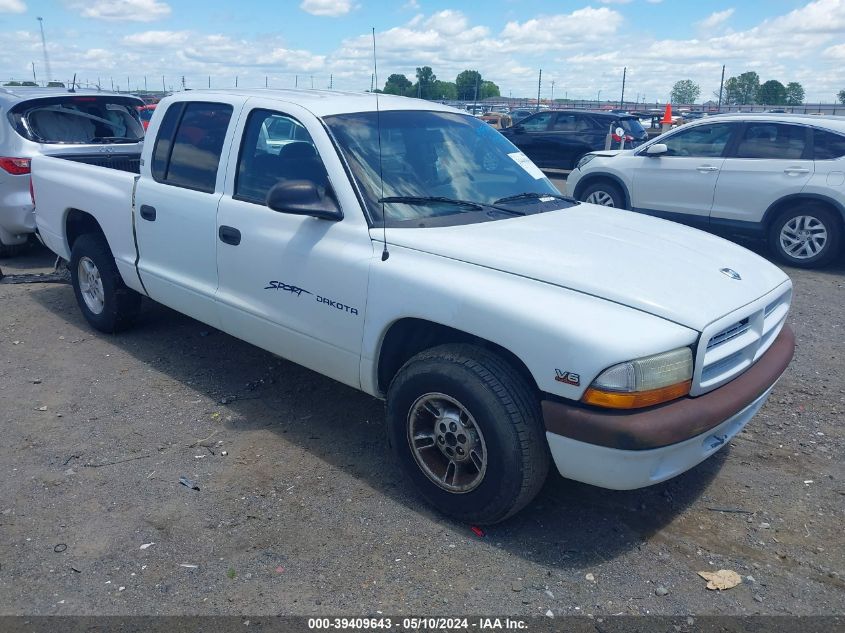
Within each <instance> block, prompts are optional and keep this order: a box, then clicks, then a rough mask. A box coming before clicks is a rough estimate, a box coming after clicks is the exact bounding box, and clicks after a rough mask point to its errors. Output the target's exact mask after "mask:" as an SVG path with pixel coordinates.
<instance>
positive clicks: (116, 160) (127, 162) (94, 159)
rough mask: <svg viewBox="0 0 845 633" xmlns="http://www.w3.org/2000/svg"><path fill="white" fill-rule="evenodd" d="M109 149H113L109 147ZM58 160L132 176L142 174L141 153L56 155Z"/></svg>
mask: <svg viewBox="0 0 845 633" xmlns="http://www.w3.org/2000/svg"><path fill="white" fill-rule="evenodd" d="M109 149H111V148H110V147H109ZM55 157H56V158H62V159H64V160H70V161H73V162H76V163H85V164H86V165H94V166H96V167H106V168H107V169H117V170H119V171H125V172H129V173H130V174H140V173H141V152H131V153H129V152H121V153H106V154H103V153H100V154H63V155H55Z"/></svg>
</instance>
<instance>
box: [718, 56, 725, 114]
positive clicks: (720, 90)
mask: <svg viewBox="0 0 845 633" xmlns="http://www.w3.org/2000/svg"><path fill="white" fill-rule="evenodd" d="M724 87H725V65H724V64H722V80H721V81H720V82H719V112H721V111H722V89H723V88H724Z"/></svg>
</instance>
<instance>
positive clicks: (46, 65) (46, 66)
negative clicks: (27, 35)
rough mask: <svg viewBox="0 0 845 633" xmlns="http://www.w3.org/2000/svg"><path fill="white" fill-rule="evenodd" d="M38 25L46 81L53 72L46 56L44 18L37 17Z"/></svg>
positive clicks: (48, 81) (51, 76)
mask: <svg viewBox="0 0 845 633" xmlns="http://www.w3.org/2000/svg"><path fill="white" fill-rule="evenodd" d="M37 19H38V26H39V28H40V29H41V49H42V50H43V51H44V70H46V71H47V83H48V84H49V83H50V82H51V81H53V73H52V72H51V70H50V58H49V57H48V56H47V39H46V38H45V37H44V18H42V17H38V18H37Z"/></svg>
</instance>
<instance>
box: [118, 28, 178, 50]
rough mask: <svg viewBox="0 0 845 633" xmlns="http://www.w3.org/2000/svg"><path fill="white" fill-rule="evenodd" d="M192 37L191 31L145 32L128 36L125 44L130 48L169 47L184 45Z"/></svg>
mask: <svg viewBox="0 0 845 633" xmlns="http://www.w3.org/2000/svg"><path fill="white" fill-rule="evenodd" d="M190 35H191V33H190V32H189V31H144V32H143V33H133V34H132V35H127V36H126V37H124V38H123V43H124V44H127V45H129V46H141V47H148V46H155V47H160V46H162V47H169V46H173V45H176V44H184V43H185V42H186V41H187V40H188V38H189V37H190Z"/></svg>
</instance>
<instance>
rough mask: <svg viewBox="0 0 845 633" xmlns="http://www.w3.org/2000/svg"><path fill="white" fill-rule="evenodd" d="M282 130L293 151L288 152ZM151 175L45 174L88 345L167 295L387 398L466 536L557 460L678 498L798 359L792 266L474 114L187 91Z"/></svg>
mask: <svg viewBox="0 0 845 633" xmlns="http://www.w3.org/2000/svg"><path fill="white" fill-rule="evenodd" d="M376 99H378V101H376ZM284 121H287V122H289V123H295V125H293V124H291V125H287V126H285V125H283V124H282V123H283V122H284ZM267 129H272V130H273V131H274V133H276V134H275V137H274V138H275V140H276V141H281V140H285V139H281V138H280V135H283V134H282V130H283V129H287V130H288V131H289V133H290V134H294V133H295V134H296V139H295V140H292V142H289V143H285V144H283V145H280V146H279V147H278V153H277V148H276V147H274V146H273V145H269V144H268V143H267V142H266V140H265V138H264V136H265V134H264V132H263V131H266V130H267ZM141 158H142V160H141V161H140V173H139V174H130V173H125V172H120V171H118V170H115V169H106V168H103V167H100V166H94V165H88V164H84V163H81V162H72V161H70V160H63V159H60V158H52V157H36V158H34V159H33V163H32V175H33V183H34V197H35V206H36V221H37V224H38V231H39V234H40V236H41V238H42V239H43V241H44V243H45V244H46V245H47V246H48V247H49V248H50V249H52V250H53V251H54V252H56V253H57V254H59V255H60V256H61V257H63V258H65V259H67V260H69V262H70V264H69V268H70V272H71V278H72V282H73V289H74V292H75V294H76V299H77V302H78V304H79V307H80V309H81V311H82V313H83V315H84V316H85V318H86V319H87V320H88V322H89V323H90V324H91V325H92V326H93V327H95V328H97V329H99V330H102V331H104V332H114V331H117V330H120V329H123V328H126V327H128V326H129V325H131V323H132V320H133V319H134V318H135V317H136V316H137V314H138V308H139V304H140V302H141V298H142V297H149V298H150V299H152V300H155V301H158V302H160V303H163V304H165V305H167V306H170V307H171V308H173V309H175V310H178V311H180V312H183V313H185V314H187V315H190V316H192V317H194V318H195V319H198V320H200V321H202V322H204V323H207V324H210V325H212V326H214V327H216V328H219V329H221V330H223V331H225V332H228V333H230V334H231V335H233V336H236V337H239V338H241V339H244V340H245V341H248V342H250V343H253V344H255V345H257V346H259V347H261V348H263V349H266V350H269V351H270V352H273V353H275V354H278V355H279V356H283V357H285V358H287V359H289V360H291V361H294V362H297V363H299V364H301V365H304V366H306V367H308V368H310V369H312V370H314V371H317V372H320V373H322V374H325V375H326V376H329V377H331V378H333V379H335V380H337V381H339V382H342V383H345V384H347V385H351V386H353V387H355V388H357V389H360V390H362V391H364V392H366V393H368V394H371V395H373V396H375V397H378V398H383V399H385V400H386V401H387V424H386V426H385V429H384V432H385V435H386V437H385V439H387V440H388V442H389V443H391V444H392V445H393V448H394V450H395V451H396V454H397V455H398V458H399V460H400V462H401V464H402V465H403V467H404V469H405V471H406V472H407V474H408V476H409V478H410V479H411V480H412V481H413V482H414V483H415V484H416V486H417V487H418V489H419V490H420V491H421V493H422V495H423V496H424V497H425V498H426V499H428V500H429V501H430V502H431V503H432V504H433V505H435V506H436V507H438V508H439V509H441V510H442V511H443V512H445V513H447V514H450V515H452V516H454V517H457V518H460V519H461V520H465V521H473V522H482V523H492V522H496V521H500V520H502V519H504V518H506V517H508V516H510V515H511V514H513V513H514V512H516V511H518V510H519V509H520V508H522V507H523V506H524V505H525V504H527V503H528V502H529V501H530V500H531V499H532V498H533V497H534V495H535V494H536V493H537V492H538V491H539V489H540V487H541V486H542V484H543V481H544V479H545V477H546V473H547V471H548V468H549V465H550V462H551V460H554V464H555V465H556V466H557V469H558V470H559V471H560V473H562V474H563V475H564V476H566V477H571V478H573V479H577V480H580V481H585V482H589V483H592V484H595V485H599V486H604V487H607V488H617V489H630V488H637V487H641V486H647V485H651V484H654V483H657V482H660V481H664V480H666V479H668V478H670V477H674V476H675V475H678V474H679V473H682V472H684V471H686V470H688V469H689V468H691V467H692V466H694V465H695V464H697V463H698V462H700V461H702V460H704V459H706V458H707V457H708V456H710V455H712V454H713V453H714V452H716V451H717V450H718V449H719V448H720V447H722V446H724V445H726V444H727V443H728V442H729V440H730V438H731V437H733V436H734V435H735V434H736V433H738V432H739V431H740V430H741V429H742V428H743V427H744V426H745V425H746V424H747V423H748V421H749V420H750V419H751V417H752V416H753V415H754V414H755V413H756V412H757V410H758V409H759V408H760V407H761V406H762V405H763V403H764V402H765V400H766V398H767V397H768V395H769V393H770V392H771V390H772V388H773V387H774V384H775V383H776V382H777V380H778V378H779V377H780V375H781V373H782V372H783V371H784V369H785V368H786V366H787V364H788V363H789V361H790V359H791V358H792V353H793V348H794V338H793V335H792V332H791V330H790V329H789V326H788V325H786V323H785V322H786V315H787V312H788V310H789V305H790V300H791V296H792V283H791V282H790V280H789V278H788V277H787V276H786V275H785V274H784V273H783V272H782V271H781V270H779V269H778V268H777V267H776V266H773V265H772V264H770V263H769V262H767V261H766V260H764V259H762V258H760V257H758V256H757V255H755V254H753V253H751V252H749V251H747V250H745V249H744V248H740V247H739V246H736V245H735V244H731V243H730V242H727V241H725V240H722V239H719V238H717V237H713V236H711V235H707V234H705V233H702V232H700V231H694V230H691V229H688V228H686V227H683V226H680V225H678V224H675V223H672V222H664V221H662V220H657V219H654V218H646V217H643V216H639V215H635V214H630V213H623V212H620V211H617V210H615V209H606V208H604V207H600V206H596V205H592V204H579V203H573V202H572V201H569V200H568V199H565V198H563V196H561V195H560V194H559V192H558V191H557V190H556V189H555V188H554V186H553V185H552V184H551V182H550V181H549V180H548V179H547V178H546V177H545V176H544V175H543V173H542V172H541V171H540V170H539V169H537V167H536V166H535V165H534V164H533V163H531V161H530V160H528V158H527V157H526V156H525V155H524V154H522V153H520V152H519V150H517V149H516V148H515V147H514V146H513V145H512V144H511V143H510V142H509V141H508V140H507V139H505V138H504V137H503V136H502V135H501V134H499V133H498V132H497V131H495V130H494V129H492V128H491V127H490V126H489V125H487V124H486V123H484V122H483V121H481V120H479V119H477V118H475V117H472V116H470V115H468V114H467V113H466V112H460V111H458V110H455V109H452V108H448V107H445V106H440V105H438V104H434V103H431V102H426V101H417V100H415V99H406V98H403V97H390V96H386V95H381V96H378V97H376V96H375V95H370V94H354V93H340V92H321V91H317V90H309V91H267V90H260V91H246V90H244V91H231V92H213V91H208V92H206V91H191V92H182V93H179V94H178V95H174V96H172V97H168V98H167V99H164V100H163V101H162V102H161V103H160V104H159V105H158V108H157V109H156V111H155V114H154V115H153V118H152V121H151V122H150V127H149V130H148V137H147V142H146V143H145V144H144V147H143V153H142V154H141ZM82 353H83V354H84V352H82ZM79 362H88V361H87V360H86V359H85V358H84V357H80V358H79ZM344 415H345V412H344V411H342V410H338V411H337V412H336V418H337V419H336V421H337V423H338V424H344V423H345V419H344Z"/></svg>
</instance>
